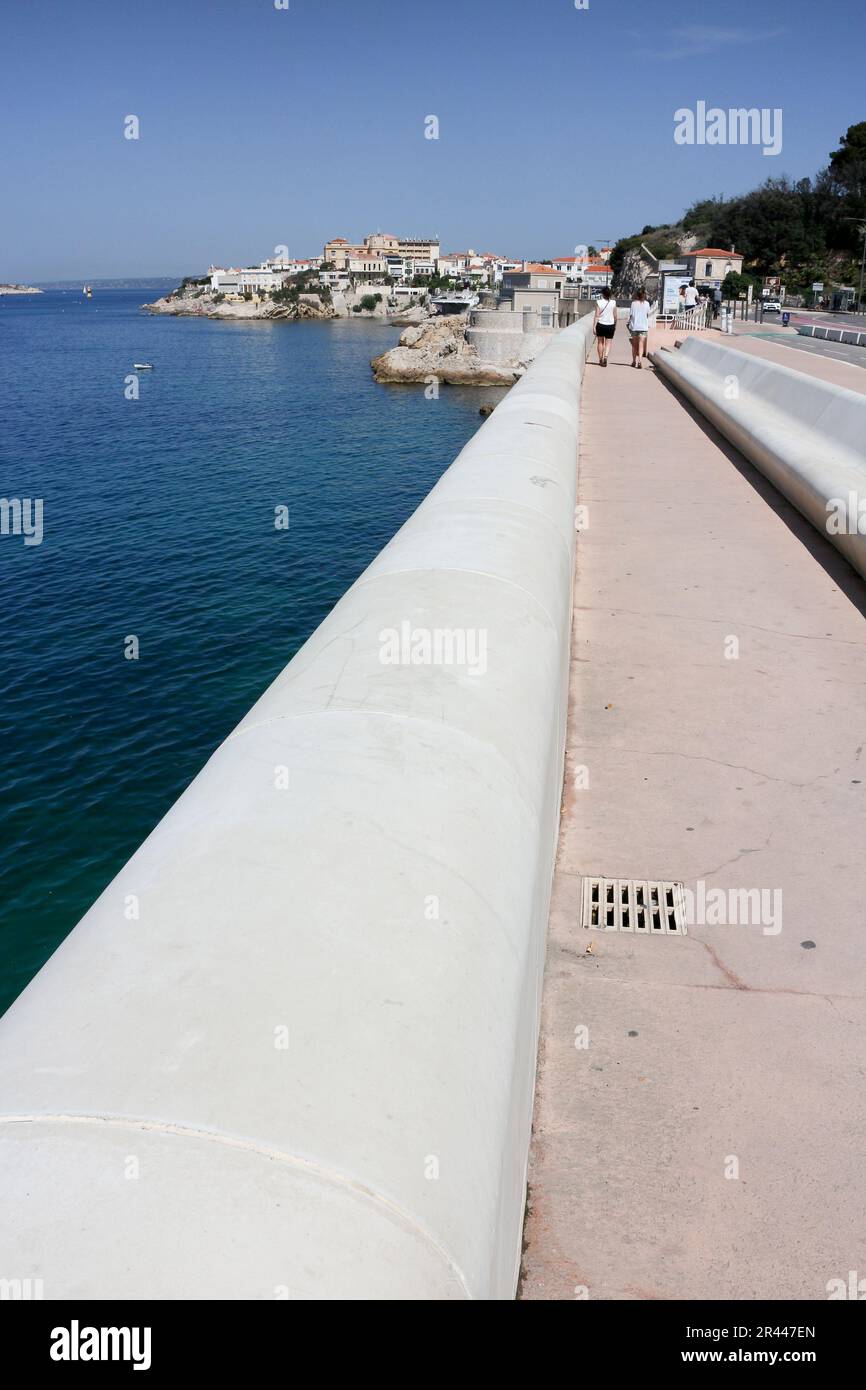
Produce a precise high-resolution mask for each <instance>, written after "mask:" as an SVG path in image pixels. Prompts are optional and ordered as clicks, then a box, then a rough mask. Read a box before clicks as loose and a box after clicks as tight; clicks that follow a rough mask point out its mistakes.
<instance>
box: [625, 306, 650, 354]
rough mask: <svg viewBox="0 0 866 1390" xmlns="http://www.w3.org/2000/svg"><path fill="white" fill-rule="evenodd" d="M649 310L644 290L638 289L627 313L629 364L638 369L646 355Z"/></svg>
mask: <svg viewBox="0 0 866 1390" xmlns="http://www.w3.org/2000/svg"><path fill="white" fill-rule="evenodd" d="M649 311H650V306H649V304H648V303H647V297H646V290H645V289H639V290H638V291H637V294H636V295H635V297H634V299H633V300H632V302H631V308H630V309H629V314H628V331H629V333H630V335H631V365H632V366H633V367H637V368H638V369H640V368H641V367H643V362H642V360H641V359H642V358H643V357H646V345H647V334H648V333H649Z"/></svg>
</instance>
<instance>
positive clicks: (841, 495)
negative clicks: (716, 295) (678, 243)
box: [653, 338, 866, 577]
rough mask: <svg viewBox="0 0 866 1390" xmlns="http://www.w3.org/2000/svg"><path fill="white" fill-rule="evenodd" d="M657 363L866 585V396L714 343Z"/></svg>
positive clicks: (699, 342) (686, 346) (659, 357)
mask: <svg viewBox="0 0 866 1390" xmlns="http://www.w3.org/2000/svg"><path fill="white" fill-rule="evenodd" d="M653 361H654V363H655V366H656V367H657V368H658V370H659V371H661V372H662V373H663V375H664V376H666V377H668V378H669V380H670V381H671V382H672V383H673V384H674V385H675V386H676V387H677V388H678V389H679V390H680V391H682V393H683V394H684V395H685V396H687V397H688V399H689V400H690V401H692V402H693V404H694V405H696V406H697V407H698V409H699V410H700V411H702V412H703V414H704V415H706V416H707V418H708V419H709V420H710V421H711V422H712V423H713V424H714V425H715V426H716V428H717V429H718V430H720V431H721V432H722V434H724V435H725V436H726V437H727V438H728V439H730V440H731V442H732V443H733V444H735V445H736V447H737V448H738V449H739V450H740V451H741V452H742V453H743V454H745V456H746V458H748V459H749V460H750V461H751V462H752V463H754V464H755V465H756V467H757V468H759V469H760V470H761V472H762V473H764V474H765V475H766V476H767V477H768V478H769V479H770V481H771V482H772V483H774V484H775V486H776V487H777V488H778V489H779V491H780V492H782V493H784V495H785V496H786V497H787V498H788V500H789V501H790V502H793V504H794V506H795V507H797V509H798V510H799V511H801V512H802V513H803V515H804V516H805V517H807V518H808V520H809V521H811V522H812V524H813V526H815V527H816V528H817V530H819V531H820V532H821V533H822V534H823V535H825V536H826V537H827V539H828V540H830V541H832V543H833V544H834V545H835V546H836V547H837V549H839V550H840V551H841V552H842V554H843V555H844V556H845V557H846V559H847V560H849V561H850V563H851V564H852V565H853V566H854V568H855V569H856V570H857V571H858V572H859V573H860V574H862V575H864V577H866V396H863V395H860V394H859V393H858V392H856V391H849V390H847V389H846V388H845V387H843V386H836V385H834V384H833V383H832V382H827V381H820V380H818V379H817V378H816V377H811V376H807V375H806V374H805V373H804V372H795V371H793V370H792V369H791V368H790V367H781V366H779V365H778V363H776V362H769V361H767V360H766V359H765V358H762V357H755V356H753V355H752V354H751V353H747V352H738V351H737V350H736V349H735V348H728V347H723V346H722V345H721V344H717V343H713V342H710V341H708V340H706V339H699V338H687V339H686V340H685V341H684V343H683V345H682V347H681V348H680V350H679V351H677V352H670V351H667V350H664V349H663V350H661V351H659V352H656V353H654V354H653Z"/></svg>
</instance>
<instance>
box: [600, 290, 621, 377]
mask: <svg viewBox="0 0 866 1390" xmlns="http://www.w3.org/2000/svg"><path fill="white" fill-rule="evenodd" d="M615 332H616V300H615V299H611V297H610V290H609V289H608V288H607V286H606V285H605V287H604V289H603V290H602V292H601V299H599V300H596V305H595V342H596V347H597V348H598V364H599V366H600V367H606V366H607V354H608V353H609V352H610V343H611V339H612V338H613V335H614V333H615Z"/></svg>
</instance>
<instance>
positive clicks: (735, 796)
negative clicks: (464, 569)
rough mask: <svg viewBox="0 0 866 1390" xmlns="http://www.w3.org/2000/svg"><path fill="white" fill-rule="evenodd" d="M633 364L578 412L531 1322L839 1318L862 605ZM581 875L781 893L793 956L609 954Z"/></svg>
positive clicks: (597, 378)
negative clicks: (553, 1302)
mask: <svg viewBox="0 0 866 1390" xmlns="http://www.w3.org/2000/svg"><path fill="white" fill-rule="evenodd" d="M615 343H616V348H615V353H616V361H615V363H614V365H612V366H610V367H609V368H608V369H607V370H606V371H602V370H600V369H599V368H598V367H597V366H594V365H590V366H589V367H588V368H587V374H586V378H585V386H584V411H583V438H582V445H581V452H580V468H579V491H580V499H581V501H582V502H583V503H584V504H586V505H587V506H588V508H589V527H588V529H587V530H586V531H585V532H583V533H582V535H581V536H580V539H579V546H578V561H577V573H576V576H575V624H574V647H573V660H572V671H571V700H570V717H569V728H568V738H567V766H566V779H565V790H564V798H563V815H562V824H561V836H560V843H559V852H558V867H557V873H556V878H555V884H554V899H553V906H552V913H551V923H550V935H549V942H548V953H547V965H546V976H545V992H544V1003H543V1022H542V1037H541V1050H540V1062H539V1074H538V1085H537V1095H536V1113H535V1132H534V1142H533V1150H532V1155H531V1163H530V1193H529V1206H528V1217H527V1226H526V1241H527V1245H526V1254H525V1261H524V1269H523V1279H522V1285H521V1296H522V1297H523V1298H529V1299H539V1298H543V1299H574V1298H575V1297H581V1296H583V1291H584V1290H586V1291H587V1293H588V1296H589V1297H590V1298H603V1299H644V1298H698V1299H713V1298H741V1299H752V1298H756V1297H767V1298H774V1299H779V1298H800V1299H824V1298H826V1297H827V1291H826V1285H827V1282H828V1280H830V1279H834V1278H843V1279H846V1278H847V1277H848V1271H849V1270H851V1269H857V1270H859V1271H860V1274H861V1276H862V1275H866V1220H864V1210H866V1169H864V1164H863V1152H864V1143H866V1087H864V1076H866V1047H864V1028H863V1020H864V983H866V978H864V977H866V970H864V955H866V931H864V902H866V854H864V842H866V836H864V823H866V822H864V795H866V754H864V744H866V730H864V718H863V709H864V695H866V624H864V616H863V614H864V609H866V588H864V585H863V583H862V581H860V580H859V579H858V578H857V577H856V576H855V575H854V573H853V571H851V570H850V569H849V568H848V567H847V565H846V564H845V563H844V561H842V560H841V558H840V557H838V556H837V554H836V552H835V551H833V550H832V549H831V547H830V546H829V545H828V544H826V543H825V542H824V541H823V539H822V538H820V537H819V536H817V534H815V533H814V532H813V531H812V529H811V528H810V527H809V526H808V525H807V524H806V523H805V522H803V521H802V520H801V519H800V518H799V517H798V515H797V514H796V513H795V512H793V511H792V509H791V508H789V507H788V506H787V504H786V503H784V502H782V501H781V499H779V498H778V497H777V496H776V494H775V493H774V492H773V490H772V489H771V488H770V487H769V485H767V484H766V483H764V481H763V480H762V479H761V478H760V477H759V475H757V474H755V473H754V472H753V471H752V470H751V469H750V467H749V466H748V465H747V464H746V463H745V462H744V461H743V460H742V459H741V458H740V456H739V455H737V454H735V453H734V451H732V450H731V449H730V448H729V447H728V446H727V445H726V444H724V443H723V442H722V441H720V439H719V437H718V436H716V435H714V434H713V433H712V432H711V431H708V430H707V429H705V428H703V427H702V425H701V423H700V421H699V419H698V418H697V417H696V416H694V415H693V414H692V413H691V411H690V410H689V409H687V408H686V407H685V406H684V404H683V403H682V401H681V400H680V399H679V398H678V397H677V396H676V395H675V394H673V393H672V392H671V391H670V390H669V389H668V388H667V387H666V386H665V384H664V383H663V382H662V380H661V379H660V378H657V377H656V376H655V374H654V372H652V371H648V370H644V371H642V372H640V373H638V372H636V371H632V370H631V369H630V368H629V367H627V366H626V365H624V363H625V358H626V350H625V349H626V344H625V335H624V334H623V333H622V331H621V330H620V332H619V333H618V334H617V338H616V340H615ZM737 346H740V344H737ZM813 365H814V358H808V359H807V360H806V361H805V362H804V363H803V367H804V368H806V367H809V368H811V367H812V366H813ZM732 639H736V642H737V643H738V644H739V656H738V659H726V649H727V650H728V651H730V650H732V649H733V645H732ZM581 768H586V769H587V772H588V778H589V786H588V787H587V788H582V787H581V786H580V782H581V775H580V769H581ZM583 874H604V875H607V876H610V877H614V876H621V877H624V878H678V879H682V880H683V881H684V882H685V883H686V884H687V885H690V886H692V887H694V886H695V885H696V883H697V881H698V880H703V881H704V882H705V883H706V885H707V887H708V888H709V887H712V886H720V887H724V888H725V889H729V888H744V889H749V888H768V889H771V890H773V889H779V890H781V893H782V930H781V931H780V932H779V933H778V934H776V935H772V934H764V933H763V931H762V928H761V926H760V925H747V924H742V925H695V926H692V927H691V928H690V929H689V935H688V936H687V937H686V938H684V939H677V938H664V939H661V940H659V939H651V940H645V939H643V938H635V937H632V936H627V935H623V934H621V935H615V934H608V933H598V932H592V933H590V932H587V931H583V930H581V928H580V926H579V904H580V890H581V881H582V879H581V876H582V875H583ZM770 925H772V924H770ZM590 940H592V943H593V946H594V951H593V953H592V954H589V955H588V954H587V953H586V951H587V945H588V944H589V941H590ZM810 943H814V944H810ZM583 1027H585V1028H586V1029H588V1040H589V1046H588V1047H587V1048H577V1047H576V1046H575V1040H576V1037H577V1038H579V1037H580V1034H579V1033H578V1034H576V1030H579V1029H581V1028H583ZM735 1172H736V1173H738V1176H727V1175H728V1174H733V1173H735Z"/></svg>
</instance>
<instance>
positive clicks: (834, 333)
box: [797, 323, 866, 347]
mask: <svg viewBox="0 0 866 1390" xmlns="http://www.w3.org/2000/svg"><path fill="white" fill-rule="evenodd" d="M797 332H798V333H800V334H801V335H802V336H803V337H805V338H825V339H828V340H829V341H830V342H833V343H852V344H853V345H854V347H866V331H864V330H863V329H858V328H845V327H837V326H836V325H835V324H823V323H798V324H797Z"/></svg>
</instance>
